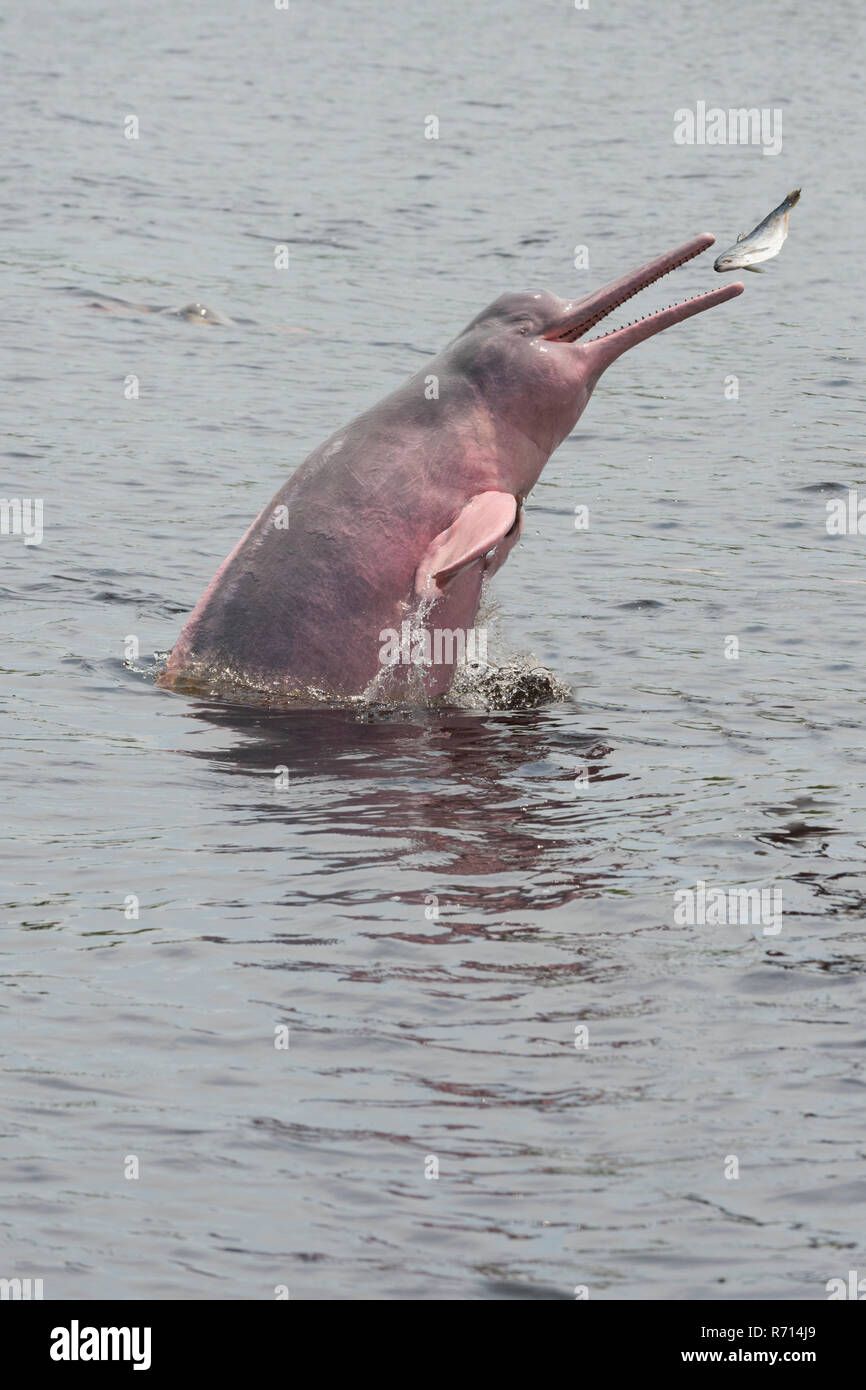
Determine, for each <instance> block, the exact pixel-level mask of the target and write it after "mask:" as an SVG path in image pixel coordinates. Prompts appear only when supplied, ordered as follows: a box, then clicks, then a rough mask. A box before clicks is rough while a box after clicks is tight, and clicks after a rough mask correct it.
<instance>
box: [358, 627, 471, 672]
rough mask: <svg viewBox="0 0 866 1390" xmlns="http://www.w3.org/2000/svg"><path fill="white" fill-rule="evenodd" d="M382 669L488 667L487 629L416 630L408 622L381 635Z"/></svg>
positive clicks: (440, 628) (416, 628)
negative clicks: (401, 667) (393, 667)
mask: <svg viewBox="0 0 866 1390" xmlns="http://www.w3.org/2000/svg"><path fill="white" fill-rule="evenodd" d="M379 641H380V643H381V646H380V648H379V661H380V663H381V665H383V666H451V665H453V664H454V663H456V664H457V665H458V666H465V665H467V664H468V665H472V666H483V667H486V666H487V629H486V628H485V627H478V628H476V627H469V628H462V627H458V628H449V627H445V628H442V627H434V628H432V629H431V628H427V627H413V625H412V623H411V622H409V621H406V622H404V623H402V624H401V627H400V631H399V632H398V631H397V629H396V628H394V627H386V628H383V629H382V631H381V632H380V633H379Z"/></svg>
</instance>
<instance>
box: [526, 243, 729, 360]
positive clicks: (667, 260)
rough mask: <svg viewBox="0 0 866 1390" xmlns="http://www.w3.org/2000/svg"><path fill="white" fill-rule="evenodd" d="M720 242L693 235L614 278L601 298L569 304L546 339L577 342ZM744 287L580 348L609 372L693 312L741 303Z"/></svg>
mask: <svg viewBox="0 0 866 1390" xmlns="http://www.w3.org/2000/svg"><path fill="white" fill-rule="evenodd" d="M714 241H715V237H713V236H712V235H711V234H710V233H709V232H705V233H704V234H703V235H702V236H696V237H693V238H692V240H691V241H687V242H685V243H684V245H682V246H678V247H677V249H676V250H675V251H668V252H666V253H665V255H663V256H657V257H656V259H655V260H654V261H649V262H648V264H647V265H644V266H641V268H640V270H635V271H632V273H631V274H630V275H623V276H622V277H621V278H620V279H619V280H613V281H612V282H611V284H609V285H605V286H604V289H601V290H596V292H595V294H590V295H587V297H586V298H585V299H578V300H573V301H572V302H571V303H570V304H567V305H566V307H565V311H564V313H563V314H562V315H560V317H559V318H558V319H557V320H556V321H555V322H554V323H553V324H551V326H550V327H549V328H548V329H547V331H546V332H545V333H544V335H543V336H544V337H545V338H547V339H549V340H550V341H551V342H559V343H576V342H577V340H578V339H579V338H582V337H583V335H584V334H585V333H588V332H589V331H590V329H592V328H594V327H595V325H596V324H597V323H599V322H600V321H601V320H602V319H604V318H606V317H607V315H608V314H610V313H612V312H613V311H614V309H618V308H619V306H620V305H621V304H624V303H625V302H626V300H627V299H631V298H632V296H633V295H636V294H639V293H640V291H641V290H643V289H646V288H647V286H648V285H652V284H653V283H654V282H655V281H656V280H660V279H661V278H662V276H663V275H668V274H669V273H670V272H671V271H672V270H676V269H677V267H678V266H681V265H684V264H685V262H686V261H690V260H692V259H693V258H694V257H695V256H699V255H700V254H701V252H702V251H706V250H707V249H708V248H709V247H710V246H712V244H713V242H714ZM744 288H745V286H744V285H742V284H741V283H740V282H739V281H735V282H734V283H733V284H730V285H724V286H722V288H721V289H718V290H710V291H709V292H708V293H707V294H700V295H697V296H696V297H695V298H694V299H686V300H684V302H683V303H682V304H672V305H671V306H670V308H668V309H662V310H660V311H659V312H658V313H656V314H648V315H647V317H646V318H643V319H638V320H637V321H636V322H635V323H630V324H629V325H628V327H626V328H617V329H614V330H613V331H612V332H610V333H604V334H602V335H601V336H600V337H597V338H591V339H589V341H588V342H586V343H581V344H580V347H581V348H582V349H591V355H592V358H593V359H594V360H595V361H596V362H597V364H598V370H599V371H600V372H601V371H604V369H605V367H607V366H609V365H610V363H611V362H613V361H614V359H615V358H617V357H619V356H620V354H621V353H623V352H625V351H626V350H627V349H628V348H630V347H634V345H635V343H642V342H643V340H644V339H645V338H651V337H652V336H653V334H655V333H661V331H662V330H663V329H665V328H669V327H670V326H671V324H673V323H680V322H681V320H683V319H688V318H691V316H692V314H701V313H703V311H704V310H705V309H712V307H713V305H714V304H724V302H725V300H727V299H735V298H736V297H737V295H738V294H742V293H743V290H744Z"/></svg>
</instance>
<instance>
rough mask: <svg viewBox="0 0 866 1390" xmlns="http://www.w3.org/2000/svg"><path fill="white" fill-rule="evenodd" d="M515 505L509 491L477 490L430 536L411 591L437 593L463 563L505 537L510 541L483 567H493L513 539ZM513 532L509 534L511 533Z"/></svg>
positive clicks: (515, 534)
mask: <svg viewBox="0 0 866 1390" xmlns="http://www.w3.org/2000/svg"><path fill="white" fill-rule="evenodd" d="M519 510H520V509H519V507H518V505H517V499H516V497H514V496H513V495H512V493H510V492H479V493H477V494H476V495H475V497H471V498H470V499H469V501H468V502H467V503H466V506H465V507H464V508H463V510H462V511H461V512H460V513H459V514H458V516H457V517H456V519H455V520H454V521H453V522H452V523H451V525H450V526H449V527H448V528H447V529H446V530H445V531H440V532H439V535H438V536H434V538H433V540H432V541H431V542H430V544H429V545H428V547H427V549H426V550H425V552H424V555H423V556H422V559H421V563H420V564H419V566H418V568H417V570H416V571H415V592H416V594H422V595H427V596H429V595H430V594H436V593H441V592H442V590H443V589H444V587H445V585H446V584H447V583H448V581H449V579H453V578H454V576H455V575H456V574H459V573H460V571H461V570H462V569H465V568H466V566H467V565H471V564H472V563H473V561H475V560H478V559H480V558H481V557H482V556H485V555H487V553H488V551H491V550H496V547H497V546H499V545H500V542H501V541H503V540H505V538H506V537H509V540H510V544H509V545H508V546H507V547H504V553H503V554H502V555H501V556H500V555H499V552H498V551H497V553H496V554H495V555H494V556H492V557H491V559H490V560H489V561H488V562H487V564H486V565H485V568H486V569H488V570H490V571H493V570H497V569H498V568H499V566H500V565H501V564H502V561H503V560H504V559H505V556H506V555H507V554H508V551H509V550H510V549H511V546H512V545H513V544H514V542H515V541H516V540H517V538H518V536H519V534H520V530H521V526H522V515H521V518H520V520H521V526H516V525H515V522H516V521H517V520H518V511H519ZM512 533H513V534H512Z"/></svg>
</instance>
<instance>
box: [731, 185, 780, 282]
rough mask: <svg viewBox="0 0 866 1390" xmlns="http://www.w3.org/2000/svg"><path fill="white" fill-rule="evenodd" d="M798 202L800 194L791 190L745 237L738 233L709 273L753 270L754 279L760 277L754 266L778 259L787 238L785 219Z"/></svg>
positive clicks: (758, 268) (757, 267)
mask: <svg viewBox="0 0 866 1390" xmlns="http://www.w3.org/2000/svg"><path fill="white" fill-rule="evenodd" d="M799 200H800V190H799V188H795V189H794V192H793V193H789V194H788V196H787V198H786V199H785V201H784V202H783V203H780V204H779V206H778V207H777V208H773V211H772V212H770V213H768V214H767V216H766V217H765V218H764V220H763V222H759V223H758V225H757V227H754V228H753V229H752V231H751V232H749V233H748V235H747V234H746V233H745V232H741V233H740V235H739V236H738V237H737V240H736V241H735V242H734V245H733V246H730V247H729V248H728V250H727V251H723V252H722V254H721V256H718V257H717V258H716V260H715V261H714V263H713V270H753V271H754V272H755V274H756V275H761V274H763V272H762V270H761V268H760V266H757V265H756V264H755V262H756V261H769V260H770V259H771V258H772V257H773V256H778V254H779V252H780V251H781V249H782V245H783V243H784V241H785V238H786V236H787V235H788V216H789V214H790V211H791V208H792V207H793V206H794V204H795V203H798V202H799Z"/></svg>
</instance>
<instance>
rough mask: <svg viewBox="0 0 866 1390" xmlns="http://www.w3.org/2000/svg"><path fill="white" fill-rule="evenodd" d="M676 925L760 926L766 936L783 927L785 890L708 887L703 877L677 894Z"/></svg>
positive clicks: (774, 934)
mask: <svg viewBox="0 0 866 1390" xmlns="http://www.w3.org/2000/svg"><path fill="white" fill-rule="evenodd" d="M674 925H675V926H678V927H686V926H688V927H694V926H710V927H716V926H718V927H727V926H742V927H760V928H761V933H762V935H763V936H778V935H779V932H780V931H781V930H782V889H781V888H780V887H779V885H778V884H774V885H773V887H772V888H708V887H707V885H706V882H705V881H704V879H702V878H699V879H698V881H697V884H696V886H695V887H694V888H678V889H677V891H676V892H675V893H674Z"/></svg>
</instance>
